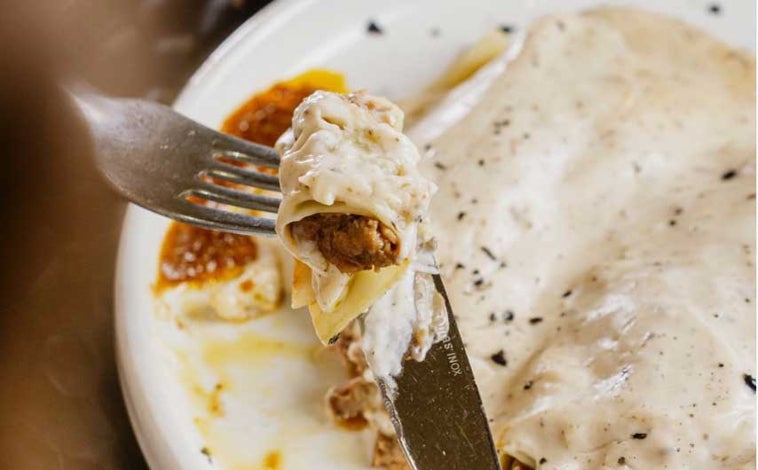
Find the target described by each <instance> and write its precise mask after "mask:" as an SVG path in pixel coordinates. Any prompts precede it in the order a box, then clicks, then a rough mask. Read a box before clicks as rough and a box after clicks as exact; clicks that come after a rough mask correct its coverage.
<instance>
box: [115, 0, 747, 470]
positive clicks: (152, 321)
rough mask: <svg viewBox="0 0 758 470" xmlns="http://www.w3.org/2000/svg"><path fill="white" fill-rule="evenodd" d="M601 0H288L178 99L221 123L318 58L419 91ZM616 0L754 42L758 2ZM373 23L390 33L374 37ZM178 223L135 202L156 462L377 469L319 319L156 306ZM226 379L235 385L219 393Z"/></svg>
mask: <svg viewBox="0 0 758 470" xmlns="http://www.w3.org/2000/svg"><path fill="white" fill-rule="evenodd" d="M596 3H597V2H591V1H577V0H572V1H567V0H555V1H547V0H535V1H530V2H521V1H516V0H511V1H506V0H476V1H467V2H460V1H454V0H384V1H382V2H367V1H359V0H323V1H318V0H280V1H278V2H275V3H273V4H272V5H270V6H269V7H267V8H266V9H264V10H263V11H261V12H260V13H259V14H257V15H256V16H255V17H254V18H252V19H251V20H249V21H248V22H247V23H245V25H243V26H242V27H241V28H240V29H239V30H238V31H237V32H236V33H234V34H233V35H232V36H231V37H230V38H229V39H227V41H226V42H225V43H224V44H223V45H222V46H221V47H220V48H219V49H218V50H217V51H216V52H215V53H214V54H213V55H212V56H211V57H210V58H209V59H208V60H207V61H206V63H205V64H204V65H203V66H202V67H201V68H200V70H199V71H198V72H197V73H196V74H195V75H194V77H193V78H192V79H191V80H190V82H189V84H188V85H187V87H186V88H185V90H184V92H183V93H182V95H181V96H180V98H179V99H178V100H177V102H176V108H177V109H178V110H179V111H181V112H182V113H184V114H186V115H188V116H190V117H192V118H194V119H196V120H198V121H199V122H201V123H204V124H206V125H208V126H211V127H218V125H219V124H220V122H221V121H222V120H223V119H224V117H225V116H227V115H228V114H229V113H230V112H231V111H232V110H234V109H235V108H236V107H237V106H238V105H239V104H241V103H242V102H243V101H244V100H245V99H246V98H247V97H249V96H250V95H251V94H252V93H254V92H256V91H258V90H261V89H263V88H265V87H266V86H268V85H269V84H271V83H272V82H275V81H277V80H279V79H283V78H288V77H291V76H294V75H296V74H297V73H299V72H302V71H305V70H307V69H309V68H314V67H327V68H330V69H334V70H337V71H340V72H343V73H345V74H346V76H347V79H348V83H349V85H350V87H351V88H366V89H369V90H371V91H373V92H375V93H377V94H384V95H387V96H389V97H402V96H409V95H411V94H413V92H414V91H417V90H419V89H420V88H421V87H422V86H423V85H424V84H426V83H428V82H430V81H431V80H432V79H433V78H434V77H435V76H437V75H438V74H439V73H440V72H441V71H442V70H443V69H444V67H445V65H446V64H448V63H449V62H450V61H451V60H452V59H453V58H454V56H455V55H456V54H457V53H459V52H460V51H461V50H462V49H463V48H465V47H466V46H467V45H469V44H471V43H472V42H473V41H474V40H476V39H477V38H478V37H479V36H480V35H482V34H483V33H484V32H486V31H487V30H489V29H491V28H493V27H497V26H500V25H510V26H514V27H516V28H520V29H523V28H524V27H525V26H526V25H527V24H528V23H529V21H530V19H532V18H534V17H536V16H540V15H542V14H545V13H551V12H557V11H570V10H577V9H581V8H585V7H588V6H591V5H593V4H596ZM603 3H604V4H609V3H611V4H617V3H626V4H636V5H638V6H642V7H645V8H650V9H655V10H659V11H663V12H666V13H668V14H670V15H672V16H676V17H679V18H682V19H684V20H686V21H688V22H690V23H693V24H695V25H698V26H700V27H702V28H704V29H706V30H708V31H711V32H712V33H714V34H716V35H717V36H719V37H721V38H723V39H724V40H726V41H728V42H729V43H731V44H734V45H738V46H742V47H746V48H750V49H754V48H755V2H753V1H751V0H744V1H723V0H719V1H718V3H717V4H718V5H719V6H720V13H719V14H713V13H711V12H709V9H710V8H711V6H712V5H714V4H716V2H709V1H700V0H669V1H663V0H657V1H637V2H618V1H610V2H609V1H606V2H603ZM464 5H465V6H464ZM369 20H374V21H376V22H377V24H379V25H380V26H381V27H382V29H383V30H384V34H382V35H369V34H367V32H366V26H367V24H368V21H369ZM435 32H437V33H438V34H435ZM167 225H168V221H167V220H166V219H164V218H162V217H159V216H156V215H154V214H151V213H149V212H146V211H144V210H142V209H140V208H137V207H134V206H132V207H130V208H129V209H128V211H127V214H126V218H125V220H124V227H123V233H122V238H121V246H120V251H119V259H118V272H117V276H116V329H117V331H116V338H117V353H118V359H119V367H120V374H121V379H122V386H123V389H124V395H125V397H126V402H127V406H128V408H129V414H130V416H131V419H132V423H133V425H134V428H135V430H136V433H137V436H138V438H139V442H140V445H141V446H142V450H143V451H144V452H145V454H146V456H147V459H148V462H149V463H150V466H151V467H152V468H155V469H174V468H177V469H179V468H181V469H184V470H200V469H205V470H207V469H209V468H224V469H228V470H237V469H243V468H244V469H277V470H278V469H303V468H308V469H337V470H338V469H344V470H347V469H365V468H368V466H367V463H368V458H369V455H370V447H369V446H370V442H369V439H368V436H365V435H362V434H360V433H348V432H344V431H339V430H337V429H335V428H334V427H333V426H332V425H330V424H329V422H328V420H327V419H326V416H325V415H324V412H323V410H322V405H321V404H322V401H321V400H322V396H323V393H324V391H325V390H326V387H328V386H329V384H333V383H336V382H337V381H338V380H339V377H340V373H341V372H340V370H339V366H337V365H336V364H335V363H334V358H331V357H326V356H324V355H323V354H319V353H318V352H317V351H318V349H319V347H318V345H317V342H316V340H315V338H314V336H313V334H312V332H311V331H310V325H309V323H308V319H307V318H306V315H303V314H302V313H296V312H287V311H283V312H281V313H278V314H275V315H272V316H269V317H266V318H264V319H262V320H258V321H253V322H248V323H245V324H207V325H201V326H199V327H194V328H189V329H185V330H181V329H179V328H177V327H176V325H175V323H174V322H171V321H169V320H167V319H166V318H165V317H164V316H162V315H160V313H159V312H156V309H155V306H154V301H153V297H152V292H151V288H150V286H151V283H152V281H153V280H154V279H155V276H156V270H157V259H158V250H159V247H160V242H161V239H162V236H163V233H164V231H165V229H166V227H167ZM188 330H189V331H188ZM218 383H222V384H223V389H222V390H221V391H220V392H218V393H214V392H213V390H214V388H215V386H216V384H218ZM209 406H210V407H211V408H214V407H215V408H214V409H209ZM204 448H205V449H206V450H207V449H210V450H209V453H210V454H211V458H210V459H209V458H208V456H207V455H206V454H205V453H203V452H202V451H201V450H202V449H204ZM277 461H278V462H277Z"/></svg>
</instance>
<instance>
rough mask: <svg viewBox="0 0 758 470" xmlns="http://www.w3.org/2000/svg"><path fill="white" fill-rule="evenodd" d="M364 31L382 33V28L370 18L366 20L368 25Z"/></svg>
mask: <svg viewBox="0 0 758 470" xmlns="http://www.w3.org/2000/svg"><path fill="white" fill-rule="evenodd" d="M366 31H367V32H368V33H369V34H376V35H380V34H384V30H383V29H382V28H381V27H380V26H379V25H378V24H377V23H376V21H374V20H370V21H369V22H368V25H367V26H366Z"/></svg>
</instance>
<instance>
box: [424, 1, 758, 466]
mask: <svg viewBox="0 0 758 470" xmlns="http://www.w3.org/2000/svg"><path fill="white" fill-rule="evenodd" d="M754 91H755V63H754V58H753V57H752V56H750V55H748V54H746V53H743V52H740V51H736V50H732V49H730V48H728V47H726V46H725V45H723V44H721V43H720V42H717V41H716V40H714V39H712V38H710V37H709V36H707V35H706V34H704V33H702V32H700V31H698V30H695V29H694V28H691V27H688V26H685V25H683V24H681V23H679V22H676V21H673V20H669V19H665V18H662V17H660V16H657V15H653V14H649V13H643V12H639V11H635V10H620V9H606V10H599V11H596V12H591V13H586V14H582V15H565V16H555V17H551V18H549V19H546V20H544V21H542V22H540V23H538V24H537V25H536V26H535V28H534V30H533V32H532V33H531V36H530V38H529V39H528V40H527V42H526V44H525V45H524V49H523V52H522V54H521V55H520V56H519V58H518V59H517V60H516V61H515V62H513V63H511V64H509V66H508V69H507V71H506V72H505V73H504V74H503V75H502V76H501V77H499V78H498V79H496V80H495V82H494V84H493V86H492V88H491V89H490V91H489V92H488V93H487V96H486V98H485V99H483V100H482V101H481V102H480V103H479V104H478V105H477V106H476V107H474V109H473V110H472V112H471V113H470V115H468V116H467V117H466V118H464V119H463V120H462V121H461V122H459V123H458V124H457V125H455V126H454V127H453V128H452V129H450V130H449V131H447V132H446V133H445V134H444V135H443V136H441V137H440V138H438V139H436V140H435V141H433V142H432V143H431V147H430V148H427V150H428V154H429V155H431V156H432V158H431V159H429V160H428V161H426V162H425V168H424V171H425V174H427V175H429V176H432V177H433V178H434V179H435V181H436V182H437V183H438V186H439V188H440V190H439V193H438V194H437V196H436V197H435V199H434V200H433V201H432V224H433V232H434V233H435V235H436V237H437V239H438V242H439V249H438V250H437V260H438V262H439V263H440V268H441V271H442V274H443V276H444V279H445V282H446V285H447V290H448V292H449V294H450V300H451V301H452V306H453V309H454V311H455V312H456V314H457V316H458V325H459V327H460V328H461V330H462V334H463V337H464V340H465V341H466V345H467V350H468V353H469V355H470V358H471V361H472V365H473V366H474V369H475V373H476V377H477V380H478V382H479V386H480V391H481V392H482V395H483V399H484V403H485V407H486V410H487V412H488V414H489V416H490V417H491V418H492V420H493V422H492V428H493V431H494V433H495V439H496V441H497V442H498V443H499V445H500V447H501V448H504V450H505V451H506V452H507V453H509V454H511V455H513V456H515V457H517V458H518V459H520V460H521V461H523V462H525V463H528V464H531V465H535V466H537V467H539V468H555V469H587V468H637V469H653V468H656V469H658V468H674V469H683V468H688V469H701V468H702V469H714V468H755V398H756V397H755V388H754V381H753V382H752V384H753V385H752V387H751V378H752V377H755V373H756V372H755V359H756V356H755V336H754V333H755V305H754V303H755V268H754V259H755V174H754V170H755V93H754Z"/></svg>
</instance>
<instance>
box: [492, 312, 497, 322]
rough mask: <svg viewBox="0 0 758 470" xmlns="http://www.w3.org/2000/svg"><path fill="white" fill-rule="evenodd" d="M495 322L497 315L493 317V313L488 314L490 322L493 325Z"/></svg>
mask: <svg viewBox="0 0 758 470" xmlns="http://www.w3.org/2000/svg"><path fill="white" fill-rule="evenodd" d="M495 320H497V315H495V312H492V313H490V322H492V323H494V322H495Z"/></svg>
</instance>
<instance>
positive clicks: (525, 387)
mask: <svg viewBox="0 0 758 470" xmlns="http://www.w3.org/2000/svg"><path fill="white" fill-rule="evenodd" d="M532 385H534V382H532V381H531V380H530V381H528V382H527V383H525V384H524V390H530V389H531V388H532Z"/></svg>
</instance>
